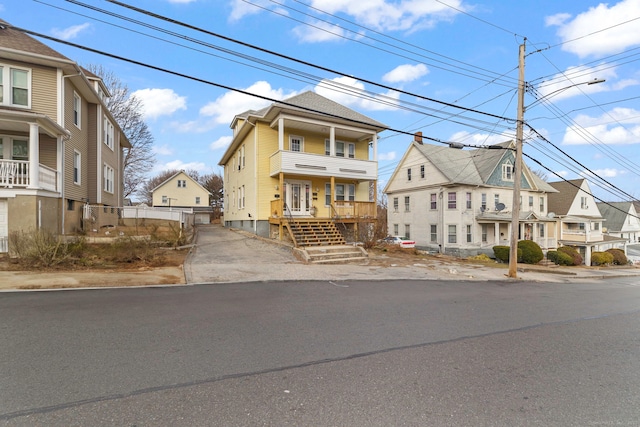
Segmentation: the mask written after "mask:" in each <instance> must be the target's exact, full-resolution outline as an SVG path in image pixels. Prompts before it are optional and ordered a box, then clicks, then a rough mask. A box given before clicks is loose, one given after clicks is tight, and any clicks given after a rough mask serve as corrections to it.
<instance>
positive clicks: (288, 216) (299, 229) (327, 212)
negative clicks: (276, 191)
mask: <svg viewBox="0 0 640 427" xmlns="http://www.w3.org/2000/svg"><path fill="white" fill-rule="evenodd" d="M376 211H377V207H376V202H356V201H334V202H333V203H332V204H331V205H329V206H323V207H321V208H318V209H316V208H314V207H308V208H306V209H302V210H298V211H296V212H295V214H294V212H292V210H291V209H290V207H289V206H288V205H287V204H286V203H285V202H284V201H283V200H280V199H276V200H272V201H271V210H270V212H271V215H270V216H269V224H270V225H273V226H277V227H278V237H279V239H280V240H282V239H284V237H285V233H288V235H289V236H290V237H291V239H292V241H293V243H294V246H296V247H297V246H312V245H332V244H344V243H346V239H347V234H349V230H350V231H353V233H354V236H355V235H357V231H358V227H360V226H362V225H363V224H373V223H375V222H376V220H377V218H376ZM325 230H326V231H325ZM334 230H335V231H334ZM336 232H337V233H339V235H338V234H336Z"/></svg>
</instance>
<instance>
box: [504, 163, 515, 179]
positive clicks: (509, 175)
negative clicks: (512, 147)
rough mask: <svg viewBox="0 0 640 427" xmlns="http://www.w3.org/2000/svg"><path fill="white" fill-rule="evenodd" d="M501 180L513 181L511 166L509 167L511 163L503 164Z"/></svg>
mask: <svg viewBox="0 0 640 427" xmlns="http://www.w3.org/2000/svg"><path fill="white" fill-rule="evenodd" d="M502 180H503V181H513V166H511V163H504V164H503V165H502Z"/></svg>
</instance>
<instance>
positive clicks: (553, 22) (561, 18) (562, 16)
mask: <svg viewBox="0 0 640 427" xmlns="http://www.w3.org/2000/svg"><path fill="white" fill-rule="evenodd" d="M569 19H571V14H570V13H557V14H555V15H551V16H547V17H546V18H544V23H545V25H546V26H547V27H555V26H560V25H564V23H565V22H567V21H568V20H569Z"/></svg>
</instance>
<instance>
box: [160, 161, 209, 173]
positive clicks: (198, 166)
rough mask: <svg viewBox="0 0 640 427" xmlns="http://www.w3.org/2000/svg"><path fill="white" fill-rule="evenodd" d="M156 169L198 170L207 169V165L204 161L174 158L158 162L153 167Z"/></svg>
mask: <svg viewBox="0 0 640 427" xmlns="http://www.w3.org/2000/svg"><path fill="white" fill-rule="evenodd" d="M153 169H154V171H156V172H160V171H166V170H194V171H197V172H205V171H207V170H208V169H207V166H206V165H205V164H204V163H202V162H183V161H182V160H172V161H170V162H167V163H164V164H157V163H156V165H155V167H154V168H153Z"/></svg>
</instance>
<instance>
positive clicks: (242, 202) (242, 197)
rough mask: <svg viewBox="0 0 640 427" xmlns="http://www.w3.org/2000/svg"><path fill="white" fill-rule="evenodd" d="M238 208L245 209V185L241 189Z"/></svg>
mask: <svg viewBox="0 0 640 427" xmlns="http://www.w3.org/2000/svg"><path fill="white" fill-rule="evenodd" d="M238 204H239V206H238V208H240V209H244V206H245V204H244V185H243V186H242V187H240V194H238Z"/></svg>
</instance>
